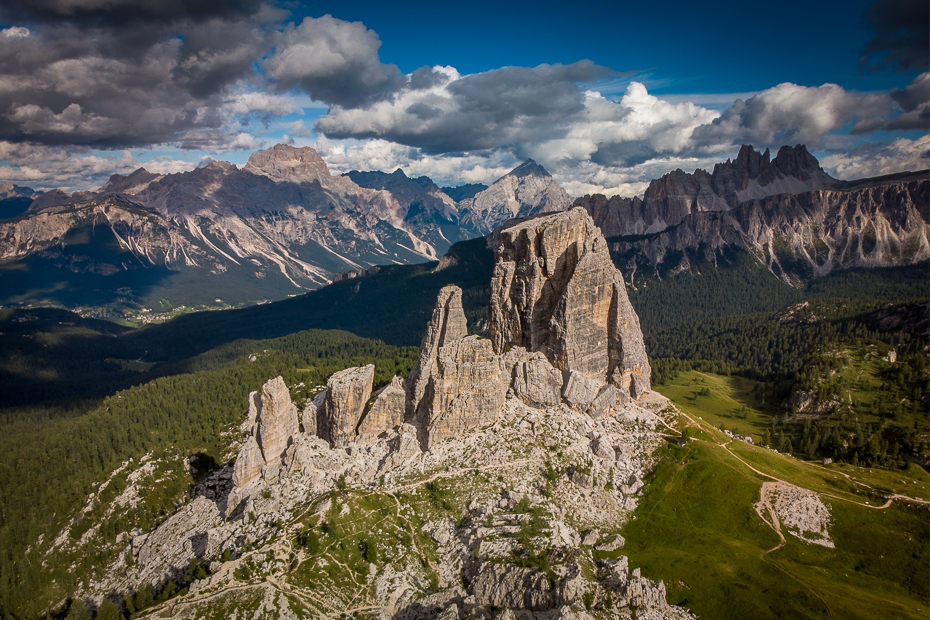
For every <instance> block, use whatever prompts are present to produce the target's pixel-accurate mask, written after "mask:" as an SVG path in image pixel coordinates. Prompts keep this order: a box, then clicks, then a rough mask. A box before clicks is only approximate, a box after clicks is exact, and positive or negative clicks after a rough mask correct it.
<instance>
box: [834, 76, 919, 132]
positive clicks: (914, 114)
mask: <svg viewBox="0 0 930 620" xmlns="http://www.w3.org/2000/svg"><path fill="white" fill-rule="evenodd" d="M888 95H889V97H890V98H891V100H892V101H894V102H895V104H897V107H898V108H900V109H901V113H900V114H898V115H896V116H894V117H893V118H890V119H889V118H883V117H878V118H867V119H864V120H862V121H860V122H859V123H856V125H855V126H854V127H853V128H852V129H851V130H850V132H849V133H851V134H853V135H859V134H864V133H871V132H873V131H892V130H901V131H908V130H912V129H918V130H924V131H926V130H927V127H930V102H928V99H930V73H921V74H920V75H918V76H917V77H916V78H914V81H913V82H911V83H910V84H908V85H907V86H906V87H905V88H894V89H892V90H891V92H890V93H888Z"/></svg>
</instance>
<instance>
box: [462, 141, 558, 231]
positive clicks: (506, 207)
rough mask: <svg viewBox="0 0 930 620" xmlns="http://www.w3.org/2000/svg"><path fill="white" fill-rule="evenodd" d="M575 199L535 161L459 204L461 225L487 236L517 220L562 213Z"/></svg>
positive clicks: (527, 162)
mask: <svg viewBox="0 0 930 620" xmlns="http://www.w3.org/2000/svg"><path fill="white" fill-rule="evenodd" d="M571 203H572V199H571V197H570V196H569V195H568V194H567V193H566V192H565V190H564V189H562V186H561V185H559V183H558V181H556V180H555V179H553V178H552V176H551V175H550V174H549V173H548V172H547V171H546V169H545V168H543V167H542V166H540V165H539V164H537V163H536V162H535V161H533V160H532V159H528V160H526V161H525V162H523V163H522V164H521V165H520V166H518V167H517V168H515V169H514V170H512V171H511V172H509V173H508V174H506V175H504V176H503V177H501V178H500V179H498V180H497V181H495V182H494V183H493V184H492V185H491V186H490V187H489V188H487V189H485V190H482V191H480V192H478V193H477V194H475V195H474V197H471V198H466V199H464V200H462V201H461V202H460V203H459V209H460V212H461V219H460V221H459V225H460V226H462V227H463V228H467V229H469V230H472V231H474V232H475V233H476V235H486V234H488V233H490V232H491V231H492V230H494V229H495V228H497V227H498V226H500V225H501V224H503V223H504V222H506V221H507V220H510V219H513V218H520V217H527V216H530V215H538V214H540V213H552V212H555V211H562V210H564V209H566V208H568V206H569V205H571Z"/></svg>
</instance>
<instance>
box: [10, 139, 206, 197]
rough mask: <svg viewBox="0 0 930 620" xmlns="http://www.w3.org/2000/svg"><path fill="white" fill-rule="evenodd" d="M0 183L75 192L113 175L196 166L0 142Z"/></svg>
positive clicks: (129, 155) (163, 159) (122, 154)
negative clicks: (140, 160)
mask: <svg viewBox="0 0 930 620" xmlns="http://www.w3.org/2000/svg"><path fill="white" fill-rule="evenodd" d="M0 161H5V162H9V165H0V180H2V181H4V182H8V183H15V184H17V185H26V186H28V187H32V188H33V189H40V190H49V189H53V188H61V189H63V190H65V191H68V192H72V191H77V190H88V189H96V188H98V187H100V186H101V185H103V184H104V183H106V182H107V180H108V179H109V178H110V176H111V175H113V174H129V173H131V172H133V171H134V170H137V169H138V168H140V167H145V168H146V169H147V170H149V171H150V172H155V173H157V174H171V173H176V172H185V171H188V170H193V169H194V168H195V167H196V165H197V162H189V161H183V160H177V159H173V158H171V157H167V156H161V157H157V158H155V159H153V160H151V161H148V162H145V163H144V164H143V163H140V162H139V161H138V160H136V158H135V157H134V156H133V155H132V153H130V152H129V151H125V150H124V151H119V152H114V153H111V154H99V153H93V152H91V151H89V150H87V149H73V148H70V149H69V148H65V147H50V146H43V145H34V144H17V143H12V142H5V141H0Z"/></svg>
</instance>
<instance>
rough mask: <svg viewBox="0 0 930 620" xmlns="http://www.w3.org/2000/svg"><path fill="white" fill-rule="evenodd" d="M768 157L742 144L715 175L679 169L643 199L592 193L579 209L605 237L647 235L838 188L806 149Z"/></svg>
mask: <svg viewBox="0 0 930 620" xmlns="http://www.w3.org/2000/svg"><path fill="white" fill-rule="evenodd" d="M770 157H771V155H770V153H769V150H768V149H766V150H765V152H763V153H760V152H758V151H756V150H755V149H754V148H752V146H751V145H749V146H747V145H744V146H742V147H741V148H740V151H739V155H737V157H736V159H735V160H734V161H730V160H729V159H728V160H727V161H726V162H724V163H722V164H716V165H715V166H714V171H713V173H710V174H708V173H707V172H706V171H704V170H700V169H698V170H695V171H694V173H693V174H688V173H686V172H683V171H682V170H680V169H678V170H674V171H672V172H669V173H668V174H666V175H664V176H662V177H660V178H658V179H655V180H654V181H652V182H651V183H650V184H649V187H648V188H647V189H646V191H645V193H644V194H643V197H642V198H639V197H634V198H623V197H619V196H614V197H612V198H610V199H607V198H606V197H605V196H603V195H601V194H594V195H593V196H584V197H581V198H578V199H577V200H576V201H575V205H577V206H583V207H585V209H587V210H588V213H590V214H591V216H592V217H593V218H594V221H595V223H596V224H597V225H598V226H599V227H600V228H601V230H602V231H603V232H604V235H605V236H607V237H616V236H628V235H643V234H652V233H657V232H661V231H663V230H665V229H666V228H669V227H671V226H677V225H678V224H680V223H681V221H682V220H683V219H684V218H685V217H687V216H688V215H690V214H692V213H699V212H704V211H728V210H730V209H732V208H734V207H736V206H737V205H738V204H739V203H741V202H744V201H746V200H751V199H754V198H765V197H767V196H774V195H777V194H786V193H787V194H798V193H801V192H805V191H809V190H814V189H824V188H828V187H832V186H834V185H836V184H837V183H840V181H837V180H836V179H834V178H833V177H831V176H830V175H828V174H827V173H826V172H824V170H823V168H821V167H820V162H818V161H817V158H815V157H814V156H813V155H811V154H810V153H808V151H807V148H806V147H805V146H804V145H803V144H799V145H797V146H795V147H793V148H792V147H789V146H783V147H781V148H780V149H779V150H778V154H777V155H776V156H775V159H774V160H772V159H770Z"/></svg>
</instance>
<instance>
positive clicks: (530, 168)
mask: <svg viewBox="0 0 930 620" xmlns="http://www.w3.org/2000/svg"><path fill="white" fill-rule="evenodd" d="M508 176H515V177H528V176H538V177H551V176H552V175H551V174H549V172H548V171H547V170H546V169H545V168H543V167H542V166H540V165H539V164H537V163H536V162H535V161H533V160H532V159H527V160H526V161H525V162H523V163H522V164H520V165H519V166H517V167H516V168H514V169H513V170H511V171H510V172H509V173H508Z"/></svg>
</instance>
